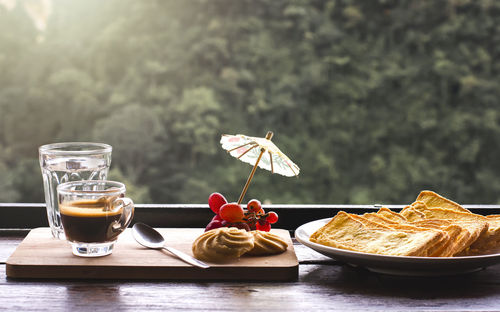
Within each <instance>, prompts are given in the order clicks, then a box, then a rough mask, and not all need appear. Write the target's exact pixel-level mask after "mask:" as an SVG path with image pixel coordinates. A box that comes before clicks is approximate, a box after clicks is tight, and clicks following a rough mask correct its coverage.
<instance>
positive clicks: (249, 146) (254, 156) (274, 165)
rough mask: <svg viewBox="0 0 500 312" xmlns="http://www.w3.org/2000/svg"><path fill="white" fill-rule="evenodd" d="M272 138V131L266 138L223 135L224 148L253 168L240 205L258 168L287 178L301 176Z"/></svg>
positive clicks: (297, 168) (239, 200)
mask: <svg viewBox="0 0 500 312" xmlns="http://www.w3.org/2000/svg"><path fill="white" fill-rule="evenodd" d="M272 137H273V133H272V132H271V131H268V132H267V134H266V137H265V138H259V137H251V136H246V135H243V134H237V135H229V134H223V135H222V137H221V140H220V143H221V144H222V148H223V149H225V150H227V151H228V153H230V154H231V155H232V156H234V157H236V158H238V159H240V160H241V161H243V162H246V163H249V164H251V165H252V166H253V169H252V171H251V172H250V175H249V176H248V179H247V182H246V184H245V187H244V188H243V191H242V192H241V195H240V198H239V199H238V204H240V203H241V201H242V200H243V197H244V196H245V193H246V192H247V189H248V186H249V185H250V182H251V181H252V178H253V175H254V174H255V170H256V169H257V166H259V167H260V168H262V169H266V170H269V171H271V172H272V173H278V174H281V175H284V176H287V177H293V176H297V175H299V172H300V168H299V167H298V166H297V165H296V164H294V163H293V161H291V160H290V158H288V157H287V156H286V155H285V154H283V152H281V151H280V149H279V148H278V147H277V146H276V145H274V143H273V142H272V141H271V138H272Z"/></svg>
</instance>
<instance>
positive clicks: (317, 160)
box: [0, 0, 500, 204]
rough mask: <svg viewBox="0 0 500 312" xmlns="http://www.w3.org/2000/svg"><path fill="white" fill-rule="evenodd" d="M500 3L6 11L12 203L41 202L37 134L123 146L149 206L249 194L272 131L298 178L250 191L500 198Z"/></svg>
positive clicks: (213, 1)
mask: <svg viewBox="0 0 500 312" xmlns="http://www.w3.org/2000/svg"><path fill="white" fill-rule="evenodd" d="M499 20H500V2H499V1H491V0H477V1H467V0H373V1H366V0H329V1H327V0H291V1H285V0H239V1H234V0H210V1H209V0H188V1H177V0H169V1H167V0H165V1H160V0H157V1H154V0H151V1H134V0H112V1H98V0H86V1H54V5H53V13H52V15H51V16H50V18H49V22H48V27H47V29H46V31H45V32H44V33H43V40H40V39H38V40H37V38H40V33H39V32H38V31H37V30H36V29H35V28H34V27H33V24H32V21H31V20H30V19H29V17H28V16H27V15H26V13H25V12H24V11H23V10H22V7H21V6H17V7H16V8H15V9H14V10H12V11H7V10H5V9H4V8H2V7H0V86H1V87H0V147H1V153H0V201H3V202H9V201H22V202H42V201H43V195H42V190H41V188H42V182H41V174H40V169H39V167H38V163H37V147H38V146H39V145H41V144H44V143H50V142H57V141H101V142H107V143H109V144H111V145H113V148H114V151H113V163H112V168H113V170H112V172H111V173H112V174H111V177H112V178H115V179H119V180H123V181H125V182H126V183H127V185H128V186H129V189H131V196H132V197H133V198H134V197H135V199H136V201H137V202H155V203H204V202H206V201H207V198H208V195H209V194H210V193H211V192H214V191H218V192H221V193H223V194H225V195H226V197H227V198H228V199H229V200H230V201H236V200H237V198H238V196H239V193H240V191H241V189H242V187H243V185H244V183H245V181H246V178H247V176H248V174H249V172H250V169H251V167H250V166H249V165H247V164H244V163H242V162H240V161H238V160H237V159H235V158H232V157H231V156H229V155H228V154H227V153H226V152H225V151H223V150H222V149H221V148H220V146H219V139H220V135H221V134H223V133H229V134H236V133H244V134H248V135H252V136H264V135H265V133H266V132H267V131H268V130H272V131H274V133H275V136H274V138H273V141H274V142H275V143H276V144H277V145H278V146H279V147H280V148H281V149H282V151H283V152H285V153H286V154H287V155H288V156H289V157H290V158H291V159H292V160H294V161H295V162H296V163H297V164H298V165H299V167H301V173H300V176H299V177H298V178H285V177H282V176H278V175H271V174H270V173H269V172H265V171H262V170H258V171H257V174H256V176H255V178H254V180H253V182H252V185H251V187H250V189H249V191H248V193H247V198H246V199H247V200H248V199H250V198H259V199H260V200H262V201H265V200H267V201H270V202H273V203H338V204H342V203H353V204H371V203H385V204H401V203H409V202H411V201H412V200H413V199H414V198H415V197H416V195H417V194H418V192H419V191H420V190H422V189H432V190H434V191H436V192H439V193H441V194H443V195H445V196H447V197H450V198H452V199H454V200H456V201H458V202H461V203H465V204H467V203H485V204H498V203H500V178H499V177H498V176H499V174H500V165H498V164H497V160H498V159H499V158H500V105H499V100H500V23H499V22H498V21H499Z"/></svg>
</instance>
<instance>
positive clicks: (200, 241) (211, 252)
mask: <svg viewBox="0 0 500 312" xmlns="http://www.w3.org/2000/svg"><path fill="white" fill-rule="evenodd" d="M253 247H254V236H253V235H252V234H250V233H249V232H247V231H245V230H241V229H238V228H235V227H230V228H227V227H221V228H218V229H213V230H210V231H207V232H205V233H203V234H202V235H201V236H200V237H198V238H197V239H196V240H195V241H194V242H193V246H192V250H193V255H194V256H195V257H196V258H197V259H200V260H204V261H209V262H227V261H231V260H235V259H237V258H239V257H240V256H241V255H243V254H244V253H246V252H248V251H249V250H252V249H253Z"/></svg>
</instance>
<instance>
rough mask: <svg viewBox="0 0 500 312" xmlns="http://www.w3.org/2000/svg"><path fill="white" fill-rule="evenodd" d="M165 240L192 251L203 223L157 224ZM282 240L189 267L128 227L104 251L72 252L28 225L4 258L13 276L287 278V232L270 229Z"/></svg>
mask: <svg viewBox="0 0 500 312" xmlns="http://www.w3.org/2000/svg"><path fill="white" fill-rule="evenodd" d="M158 230H159V231H160V232H161V233H162V234H163V236H164V237H165V244H166V245H167V246H170V247H173V248H176V249H178V250H180V251H183V252H185V253H186V254H190V255H192V252H191V246H192V243H193V241H194V240H195V239H196V238H197V237H198V236H199V235H201V234H203V229H186V228H184V229H179V228H168V229H158ZM272 233H274V234H276V235H279V236H280V237H282V238H283V239H284V240H285V241H287V243H288V245H289V247H288V249H287V250H286V251H285V252H284V253H281V254H277V255H271V256H261V257H250V256H243V257H241V258H239V259H237V260H235V261H231V262H229V263H224V264H219V263H209V264H210V265H211V267H210V268H208V269H200V268H197V267H193V266H191V265H189V264H187V263H185V262H183V261H182V260H180V259H178V258H177V257H175V256H173V255H172V254H170V253H169V252H168V251H165V250H153V249H147V248H144V247H142V246H141V245H139V244H138V243H137V242H136V241H135V240H134V238H133V237H132V231H131V230H130V229H127V230H126V231H125V232H124V233H122V234H121V235H120V236H119V238H118V241H117V243H116V245H115V247H114V250H113V253H112V254H111V255H108V256H104V257H96V258H86V257H77V256H74V255H73V254H72V253H71V247H70V245H69V243H68V242H66V241H62V240H57V239H54V238H52V237H51V234H50V231H49V229H48V228H38V229H34V230H32V231H31V232H30V233H29V234H28V236H27V237H26V238H25V239H24V241H23V242H22V243H21V244H20V245H19V246H18V248H17V249H16V250H15V251H14V253H13V254H12V255H11V256H10V257H9V259H8V260H7V269H6V270H7V276H9V277H15V278H84V279H92V278H95V279H110V278H111V279H170V280H263V281H289V280H295V279H296V278H297V276H298V265H299V264H298V261H297V257H296V255H295V252H294V248H293V243H292V240H291V238H290V234H289V232H288V231H286V230H280V229H273V230H272Z"/></svg>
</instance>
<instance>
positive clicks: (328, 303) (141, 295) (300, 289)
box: [0, 234, 500, 311]
mask: <svg viewBox="0 0 500 312" xmlns="http://www.w3.org/2000/svg"><path fill="white" fill-rule="evenodd" d="M0 235H1V234H0ZM0 237H1V239H0V311H146V310H147V311H180V310H183V311H234V310H241V311H285V310H286V311H498V310H499V309H500V265H496V266H492V267H489V268H487V269H485V270H483V271H480V272H476V273H472V274H466V275H459V276H454V277H441V278H403V277H392V276H386V275H380V274H376V273H371V272H368V271H366V270H363V269H356V268H352V267H349V266H345V265H342V264H340V263H338V262H336V261H333V260H331V259H329V258H326V257H324V256H321V255H319V254H318V253H316V252H314V251H312V250H310V249H308V248H307V247H305V246H302V245H300V244H295V251H296V254H297V257H298V259H299V262H300V267H299V277H298V280H297V281H294V282H285V283H283V282H249V281H246V282H242V281H233V282H220V281H219V282H207V281H205V282H192V281H191V282H185V281H184V282H181V281H167V282H166V281H154V280H143V281H138V280H69V279H64V280H40V279H12V278H7V277H6V274H5V260H6V257H7V256H8V255H7V254H8V251H9V250H11V251H13V248H12V246H15V245H16V244H18V243H20V242H21V241H22V239H23V237H22V236H9V237H2V236H0Z"/></svg>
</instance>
